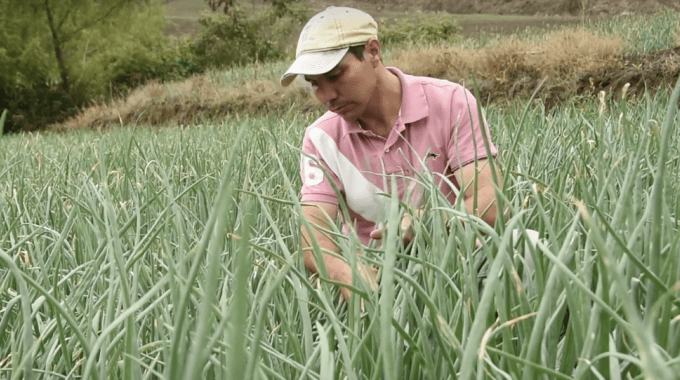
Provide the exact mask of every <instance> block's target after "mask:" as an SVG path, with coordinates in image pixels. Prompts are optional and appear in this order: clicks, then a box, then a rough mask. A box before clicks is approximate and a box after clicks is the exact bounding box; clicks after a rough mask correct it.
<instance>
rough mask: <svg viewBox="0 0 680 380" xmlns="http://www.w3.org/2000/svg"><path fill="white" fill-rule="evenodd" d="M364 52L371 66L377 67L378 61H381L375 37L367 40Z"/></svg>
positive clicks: (378, 45) (378, 42) (378, 43)
mask: <svg viewBox="0 0 680 380" xmlns="http://www.w3.org/2000/svg"><path fill="white" fill-rule="evenodd" d="M364 52H366V59H368V60H369V61H370V62H371V64H372V65H373V67H377V65H378V63H379V62H381V61H382V56H381V53H382V52H381V46H380V41H378V40H377V39H375V38H371V39H370V40H368V42H366V46H365V47H364Z"/></svg>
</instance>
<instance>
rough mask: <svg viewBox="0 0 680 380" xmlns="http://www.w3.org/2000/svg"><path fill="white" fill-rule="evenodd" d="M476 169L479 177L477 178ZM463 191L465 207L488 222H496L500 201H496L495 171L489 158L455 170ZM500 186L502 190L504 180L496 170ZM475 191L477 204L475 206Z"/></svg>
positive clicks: (491, 223) (491, 224)
mask: <svg viewBox="0 0 680 380" xmlns="http://www.w3.org/2000/svg"><path fill="white" fill-rule="evenodd" d="M475 166H476V167H475ZM475 171H476V172H477V178H475ZM454 175H455V176H456V179H457V180H458V184H459V185H460V190H461V193H462V194H463V197H464V201H465V208H466V209H467V211H468V212H469V213H470V214H471V215H475V216H479V217H481V218H482V219H483V220H484V221H485V222H486V223H487V224H489V225H490V226H493V225H494V224H495V223H496V215H497V214H498V208H497V206H498V202H497V201H496V190H495V188H494V184H493V171H492V170H491V165H490V164H489V161H488V160H487V159H480V160H477V164H476V165H475V162H471V163H469V164H467V165H465V166H463V167H462V168H459V169H458V170H456V171H455V172H454ZM496 178H497V179H498V186H499V188H501V190H502V186H503V181H502V179H501V175H500V173H499V172H498V170H496ZM475 193H476V196H477V201H476V202H477V204H476V207H475Z"/></svg>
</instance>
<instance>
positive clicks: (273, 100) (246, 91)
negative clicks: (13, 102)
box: [50, 75, 313, 131]
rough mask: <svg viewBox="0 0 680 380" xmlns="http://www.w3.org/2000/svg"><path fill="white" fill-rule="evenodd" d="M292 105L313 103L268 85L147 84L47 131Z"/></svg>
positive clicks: (183, 120) (302, 92)
mask: <svg viewBox="0 0 680 380" xmlns="http://www.w3.org/2000/svg"><path fill="white" fill-rule="evenodd" d="M296 104H297V105H302V106H304V107H313V100H312V97H311V96H310V93H309V91H308V90H307V89H305V88H304V87H301V86H289V87H287V88H283V87H281V86H280V85H279V84H278V83H276V82H274V81H271V80H253V81H249V82H243V83H234V84H233V85H226V86H225V85H223V84H221V83H219V82H217V81H214V80H212V79H211V77H210V76H209V75H198V76H194V77H192V78H189V79H186V80H184V81H181V82H171V83H164V84H160V83H155V82H153V83H150V84H147V85H145V86H142V87H139V88H137V89H135V90H134V91H133V92H132V93H131V94H130V95H129V96H128V97H127V98H125V99H119V100H115V101H113V102H110V103H106V104H96V105H93V106H91V107H89V108H87V109H85V110H83V111H82V112H81V113H80V114H79V115H78V116H76V117H74V118H72V119H69V120H67V121H66V122H64V123H62V124H55V125H52V126H50V129H52V130H57V131H59V130H69V129H79V128H107V127H110V126H115V125H121V124H137V123H143V124H148V125H166V124H170V125H173V124H175V125H176V124H187V123H190V122H191V121H195V120H196V119H197V118H215V117H220V116H225V115H229V114H235V113H239V114H254V113H258V112H267V111H277V110H282V109H287V108H289V107H291V106H293V105H296Z"/></svg>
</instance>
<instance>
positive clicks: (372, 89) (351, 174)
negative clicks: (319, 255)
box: [281, 7, 496, 300]
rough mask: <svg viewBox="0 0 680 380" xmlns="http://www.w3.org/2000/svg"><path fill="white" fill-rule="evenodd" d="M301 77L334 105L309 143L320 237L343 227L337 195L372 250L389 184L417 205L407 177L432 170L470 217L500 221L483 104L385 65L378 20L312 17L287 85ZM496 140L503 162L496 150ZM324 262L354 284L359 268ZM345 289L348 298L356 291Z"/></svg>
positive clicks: (307, 179) (342, 12) (311, 193)
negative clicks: (481, 116) (462, 199)
mask: <svg viewBox="0 0 680 380" xmlns="http://www.w3.org/2000/svg"><path fill="white" fill-rule="evenodd" d="M297 75H300V76H304V79H305V80H306V81H307V82H309V83H310V84H311V85H312V87H313V89H314V95H315V96H316V98H317V99H318V100H319V101H320V102H321V103H323V104H324V105H326V106H327V107H328V112H326V113H325V114H324V115H323V116H322V117H320V118H319V119H318V120H317V121H316V122H314V123H313V124H312V125H311V126H309V127H308V128H307V131H306V133H305V138H304V142H303V145H302V151H303V155H302V162H301V176H302V181H303V186H302V191H301V192H302V202H304V203H305V206H304V207H303V214H304V216H305V217H306V218H307V220H309V221H310V222H312V223H314V224H316V225H317V226H319V227H320V228H321V230H322V229H324V228H326V227H327V226H329V225H330V223H333V221H335V220H336V218H337V217H338V204H339V199H338V196H337V193H336V191H335V188H337V190H339V193H340V196H341V197H342V198H343V201H344V202H345V203H346V204H347V206H348V208H349V216H350V219H351V220H344V221H343V222H344V225H345V230H346V231H347V230H349V229H350V226H355V227H354V228H356V233H357V234H358V236H359V238H360V240H361V242H362V243H363V244H367V243H368V242H369V240H370V239H380V238H381V237H382V231H381V230H380V229H379V228H377V227H376V224H377V223H380V222H383V221H384V220H385V218H386V216H387V215H386V213H385V212H386V210H387V209H388V207H387V205H388V203H389V199H388V198H387V197H385V196H384V194H385V193H387V194H389V193H390V192H391V186H390V183H391V179H390V178H391V177H394V178H397V179H398V180H397V181H396V182H397V187H398V191H399V195H400V197H401V198H402V200H404V201H406V202H408V203H410V204H412V205H413V206H415V207H418V206H419V204H418V202H419V199H418V194H417V193H418V192H417V191H416V190H414V189H416V188H417V186H414V183H415V181H409V180H408V178H415V177H417V175H418V173H419V172H422V171H423V170H426V169H429V170H431V171H432V172H434V173H440V174H442V175H444V176H446V178H447V179H449V181H450V182H451V183H453V184H454V185H455V186H456V187H457V188H459V189H462V190H461V194H464V197H465V206H466V208H467V210H468V212H470V213H471V214H475V215H479V216H481V217H482V218H483V220H484V221H486V222H487V223H489V224H491V225H493V224H494V223H495V220H496V206H495V190H494V185H493V179H492V177H493V173H492V170H491V168H490V166H489V165H488V163H487V162H486V158H487V149H486V148H485V145H484V136H483V134H486V135H487V136H488V129H487V128H488V127H487V126H486V123H485V122H483V120H480V119H479V114H480V112H479V110H478V107H477V102H476V101H475V99H474V97H473V96H472V95H471V94H470V92H469V91H467V90H466V89H465V88H464V87H462V86H461V85H458V84H454V83H451V82H448V81H443V80H438V79H432V78H425V77H415V76H411V75H407V74H404V73H403V72H401V71H400V70H398V69H396V68H391V67H385V66H384V65H383V63H382V60H381V45H380V42H379V41H378V39H377V24H376V22H375V20H373V18H372V17H371V16H370V15H368V14H366V13H364V12H362V11H359V10H356V9H352V8H340V7H337V8H336V7H330V8H328V9H326V10H325V11H323V12H321V13H319V14H317V15H315V16H314V17H312V18H311V19H310V20H309V22H308V23H307V24H306V25H305V27H304V29H303V30H302V33H301V34H300V39H299V41H298V46H297V53H296V60H295V62H294V63H293V64H292V66H291V67H290V68H289V69H288V71H287V72H286V73H285V74H284V75H283V77H282V78H281V84H282V85H283V86H287V85H289V84H290V83H291V82H292V81H293V80H294V79H295V77H296V76H297ZM485 130H486V131H485ZM488 141H489V148H490V149H489V151H490V152H491V154H492V155H495V154H496V148H495V147H494V146H493V144H492V143H491V140H490V139H489V140H488ZM423 166H426V168H425V167H423ZM475 171H476V172H477V173H475ZM449 181H444V180H441V181H439V186H440V189H441V191H442V193H443V194H445V195H446V196H448V199H449V201H451V202H454V201H455V199H456V197H455V194H454V192H453V191H452V189H451V188H450V186H449V185H448V184H447V182H449ZM463 191H464V192H463ZM475 193H476V194H475ZM407 198H408V199H407ZM475 205H476V206H477V207H476V209H473V208H474V206H475ZM480 214H481V215H480ZM409 221H410V216H409V215H404V219H403V220H402V228H403V229H404V230H406V231H407V230H408V227H409ZM313 234H314V237H315V238H316V241H317V242H318V244H319V245H320V247H321V248H322V249H324V250H326V251H328V252H331V253H332V252H339V249H338V247H337V245H336V243H335V242H334V241H333V240H332V239H330V238H329V237H328V236H327V235H326V234H324V233H322V232H321V231H320V230H319V229H317V230H315V231H314V232H313ZM303 239H304V242H303V249H304V261H305V266H306V267H307V269H308V270H310V271H311V272H317V271H318V270H319V269H318V268H319V266H318V263H317V261H316V256H315V255H314V253H313V251H312V249H311V246H312V243H311V238H310V235H309V233H308V231H307V230H306V229H304V228H303ZM323 258H324V264H325V267H326V270H327V272H328V276H329V278H330V280H333V281H336V282H340V283H344V284H348V285H351V283H352V270H351V268H350V266H349V265H348V264H347V263H346V262H345V261H344V260H342V259H341V258H339V257H338V256H337V255H332V254H324V256H323ZM359 271H360V273H361V275H362V277H364V279H365V280H368V281H369V283H372V284H373V286H375V280H374V278H373V277H374V275H373V273H374V272H373V271H371V270H367V269H366V268H365V267H363V266H362V267H360V269H359ZM340 290H341V292H342V294H343V296H344V297H345V299H347V300H348V299H349V296H350V291H349V290H348V289H347V288H345V287H341V289H340Z"/></svg>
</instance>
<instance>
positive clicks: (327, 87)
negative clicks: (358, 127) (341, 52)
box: [305, 53, 377, 122]
mask: <svg viewBox="0 0 680 380" xmlns="http://www.w3.org/2000/svg"><path fill="white" fill-rule="evenodd" d="M365 56H366V57H367V56H368V54H366V55H365ZM305 80H306V81H307V82H309V83H311V85H312V87H313V88H314V96H316V98H317V99H318V100H319V101H320V102H321V103H323V104H324V105H326V106H327V107H328V109H329V110H330V111H333V112H335V113H337V114H338V115H340V116H341V117H342V118H343V119H345V120H347V121H351V122H354V121H356V120H357V119H359V118H360V117H361V116H362V115H363V114H364V112H365V111H366V108H367V106H368V104H369V102H370V100H371V97H372V95H373V93H374V89H375V86H376V83H377V82H376V74H375V70H374V68H373V65H371V63H370V61H369V60H368V59H366V58H364V59H363V60H360V59H359V58H357V57H356V56H355V55H354V54H352V53H347V55H345V58H343V60H342V61H340V64H338V66H336V67H335V68H334V69H333V70H331V71H329V72H327V73H326V74H322V75H305Z"/></svg>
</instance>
